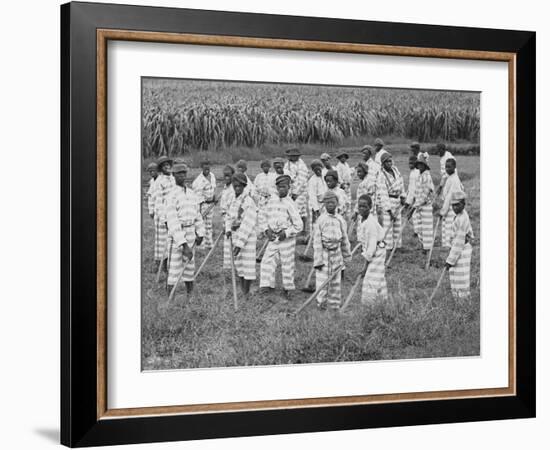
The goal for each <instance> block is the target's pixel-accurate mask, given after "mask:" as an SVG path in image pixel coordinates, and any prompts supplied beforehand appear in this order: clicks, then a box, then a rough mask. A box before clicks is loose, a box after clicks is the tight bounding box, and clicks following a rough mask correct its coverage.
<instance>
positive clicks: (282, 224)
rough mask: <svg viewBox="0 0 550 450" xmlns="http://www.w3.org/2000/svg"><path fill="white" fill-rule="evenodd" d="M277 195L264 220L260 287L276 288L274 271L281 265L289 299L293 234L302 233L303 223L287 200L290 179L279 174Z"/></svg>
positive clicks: (293, 250)
mask: <svg viewBox="0 0 550 450" xmlns="http://www.w3.org/2000/svg"><path fill="white" fill-rule="evenodd" d="M275 184H276V186H277V195H274V196H272V197H271V198H270V199H269V202H268V204H267V216H266V218H267V220H266V223H265V226H264V227H265V228H264V230H263V231H264V233H265V235H266V236H267V238H268V239H269V243H268V244H267V247H266V249H265V253H264V256H263V258H262V262H261V265H260V288H271V289H274V288H275V271H276V270H277V265H278V264H281V272H282V278H283V288H284V289H285V295H286V296H287V297H288V296H289V293H290V291H293V290H295V289H296V286H295V285H294V264H295V259H294V253H295V251H296V235H297V234H298V233H299V232H300V231H302V228H303V223H302V219H301V218H300V214H299V213H298V209H297V208H296V204H295V203H294V201H292V199H291V198H290V197H289V190H290V176H288V175H279V176H278V177H277V179H276V180H275Z"/></svg>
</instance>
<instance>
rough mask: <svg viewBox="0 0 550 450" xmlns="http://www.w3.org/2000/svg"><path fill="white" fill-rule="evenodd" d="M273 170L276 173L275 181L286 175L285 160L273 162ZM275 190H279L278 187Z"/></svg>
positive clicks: (278, 159) (277, 159)
mask: <svg viewBox="0 0 550 450" xmlns="http://www.w3.org/2000/svg"><path fill="white" fill-rule="evenodd" d="M273 170H274V171H275V174H274V175H275V179H277V177H278V176H279V175H284V174H285V160H284V159H283V158H275V159H274V160H273ZM275 190H277V187H275Z"/></svg>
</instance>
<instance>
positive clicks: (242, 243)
mask: <svg viewBox="0 0 550 450" xmlns="http://www.w3.org/2000/svg"><path fill="white" fill-rule="evenodd" d="M247 183H248V180H247V179H246V176H244V175H243V174H242V173H237V174H235V175H233V181H232V184H233V189H234V191H235V196H234V197H233V201H232V202H231V204H230V205H229V210H228V212H227V214H226V216H225V237H226V239H227V240H228V241H229V239H230V238H231V239H232V240H233V256H234V258H235V260H234V262H235V271H236V273H237V277H238V278H239V282H240V284H241V289H242V292H243V295H244V296H245V298H246V299H248V294H249V293H250V284H251V282H252V280H255V279H256V220H257V216H258V210H257V207H256V204H255V203H254V200H252V198H250V195H247V194H245V193H244V189H245V187H246V185H247ZM228 263H229V266H231V259H230V260H229V261H228ZM225 265H226V262H225V261H224V266H225Z"/></svg>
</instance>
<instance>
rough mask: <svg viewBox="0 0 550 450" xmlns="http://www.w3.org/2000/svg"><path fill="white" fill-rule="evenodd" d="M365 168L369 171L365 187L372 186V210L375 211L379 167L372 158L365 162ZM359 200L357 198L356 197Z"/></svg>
mask: <svg viewBox="0 0 550 450" xmlns="http://www.w3.org/2000/svg"><path fill="white" fill-rule="evenodd" d="M367 166H368V168H369V171H368V172H367V179H368V181H367V186H370V185H373V188H372V191H373V192H372V195H371V198H372V209H373V210H374V211H376V201H377V196H378V193H377V182H378V174H379V173H380V166H379V165H378V164H376V163H375V162H374V160H373V159H372V158H369V159H368V160H367ZM357 198H359V197H357Z"/></svg>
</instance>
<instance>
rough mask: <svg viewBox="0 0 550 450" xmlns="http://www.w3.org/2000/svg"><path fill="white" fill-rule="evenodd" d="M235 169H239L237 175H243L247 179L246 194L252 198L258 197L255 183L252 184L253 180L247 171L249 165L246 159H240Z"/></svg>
mask: <svg viewBox="0 0 550 450" xmlns="http://www.w3.org/2000/svg"><path fill="white" fill-rule="evenodd" d="M235 167H236V168H237V173H242V174H243V175H244V176H245V177H246V182H247V185H246V188H245V191H246V192H245V194H250V195H251V196H252V198H254V197H255V196H256V191H255V189H254V183H252V180H251V179H250V178H249V176H248V174H247V173H246V171H247V170H248V164H247V163H246V161H245V160H244V159H239V160H238V161H237V164H235Z"/></svg>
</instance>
